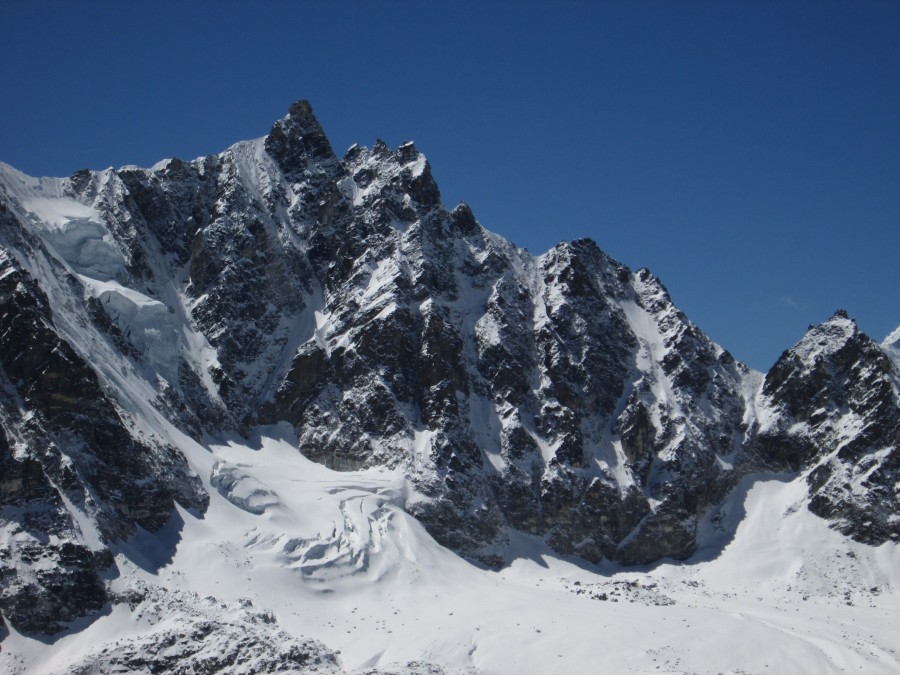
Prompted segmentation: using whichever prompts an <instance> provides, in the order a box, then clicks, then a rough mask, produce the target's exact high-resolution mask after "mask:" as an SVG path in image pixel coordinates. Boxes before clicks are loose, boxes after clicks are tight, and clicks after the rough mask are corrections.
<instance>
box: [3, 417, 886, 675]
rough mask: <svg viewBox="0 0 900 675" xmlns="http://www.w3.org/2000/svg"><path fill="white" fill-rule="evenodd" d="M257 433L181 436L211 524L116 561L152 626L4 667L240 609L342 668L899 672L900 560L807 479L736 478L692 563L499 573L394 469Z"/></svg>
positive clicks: (8, 644)
mask: <svg viewBox="0 0 900 675" xmlns="http://www.w3.org/2000/svg"><path fill="white" fill-rule="evenodd" d="M267 432H268V435H265V436H259V437H256V438H254V439H251V441H250V443H249V444H247V443H244V442H238V441H236V440H223V439H218V440H210V441H209V443H208V445H207V446H206V447H202V446H201V445H198V444H196V443H193V442H192V441H189V440H187V439H186V438H185V437H179V439H178V441H179V445H180V446H181V447H182V448H183V450H184V452H185V453H186V455H187V456H188V458H189V460H190V462H191V463H192V465H193V468H194V469H195V470H196V471H197V473H198V474H199V475H201V476H203V477H204V480H205V482H206V486H207V488H208V489H209V492H210V494H211V497H212V499H211V503H210V506H209V509H208V511H207V513H206V514H204V516H203V517H202V518H198V517H195V516H194V515H192V514H191V513H189V512H187V511H184V510H181V509H179V511H178V513H177V516H175V517H173V520H172V522H171V523H170V524H169V525H168V526H167V527H166V528H164V530H163V531H162V532H160V533H155V534H153V535H150V534H148V533H139V534H138V535H137V536H135V537H134V538H133V539H132V540H131V541H129V542H128V543H127V544H124V545H122V546H121V547H120V549H119V551H118V554H117V566H118V569H119V570H120V574H119V575H118V576H117V577H116V578H114V579H110V580H109V583H110V584H111V585H112V587H113V589H114V590H115V591H117V592H119V593H120V594H121V597H128V594H129V592H131V591H133V589H136V588H137V589H144V590H143V593H142V596H141V597H152V598H154V600H153V602H154V603H155V605H154V609H153V611H149V610H148V603H149V602H150V600H144V601H143V602H140V603H136V604H134V607H133V608H132V609H129V605H128V604H127V603H122V604H118V605H115V606H114V607H112V608H111V609H110V611H108V612H107V613H105V614H103V615H101V616H100V617H98V618H95V619H94V620H92V621H87V622H83V623H80V624H79V625H78V626H75V627H73V631H72V632H71V633H69V634H64V635H63V636H61V637H57V638H55V639H48V638H41V639H35V638H32V637H28V636H25V635H21V634H18V633H16V632H15V631H13V632H11V633H10V634H9V635H8V636H7V637H6V639H5V640H4V641H3V644H2V652H0V671H2V672H5V673H67V672H71V671H72V670H73V669H74V668H76V667H83V664H84V663H90V662H91V659H92V658H93V657H95V656H96V655H97V654H100V653H102V652H103V650H104V649H107V650H109V649H110V648H111V647H115V645H117V644H122V641H123V640H127V639H130V638H134V637H137V636H139V635H141V634H144V633H147V632H148V631H153V630H158V629H160V626H162V625H163V624H166V625H167V626H169V628H171V629H172V630H175V631H177V630H178V626H179V623H178V621H179V620H181V619H183V617H184V616H186V615H195V614H197V613H202V612H207V613H209V612H212V613H215V612H219V613H221V614H222V615H226V616H230V615H231V614H229V613H232V614H234V613H235V612H241V611H247V608H250V609H252V610H253V611H255V612H262V613H264V614H262V616H265V617H268V619H267V621H272V619H274V622H275V623H277V627H278V628H279V629H280V630H282V631H284V633H285V634H286V635H290V636H295V637H297V638H299V639H304V638H313V639H315V640H318V641H320V642H322V643H324V644H325V645H326V646H327V647H328V648H330V649H333V650H335V651H339V661H340V665H341V667H343V668H344V669H346V670H348V671H354V670H363V669H369V668H384V669H387V670H392V671H394V672H396V671H398V670H399V671H400V672H407V671H408V672H423V671H422V670H421V668H422V666H421V665H420V666H418V668H419V670H418V671H416V670H415V668H416V666H409V667H407V664H409V663H410V662H413V661H416V662H419V663H420V664H421V663H432V664H436V665H439V666H440V667H442V668H443V669H444V671H445V672H451V673H457V672H466V673H468V672H483V673H621V672H668V673H671V672H690V673H719V672H742V673H762V672H771V673H785V672H791V673H797V672H807V673H829V672H854V673H879V672H900V654H898V650H900V636H898V633H897V630H896V627H897V626H898V625H900V603H898V599H900V598H898V590H897V589H898V585H900V547H898V546H897V545H896V544H891V543H888V544H884V545H883V546H880V547H877V548H875V547H869V546H865V545H861V544H857V543H854V542H853V541H851V540H849V539H847V538H845V537H843V536H841V535H840V534H838V533H836V532H834V531H832V530H830V529H829V528H828V525H827V523H826V522H825V521H823V520H821V519H819V518H817V517H815V516H813V515H812V514H810V513H809V512H808V511H807V510H806V508H805V506H803V504H804V498H805V493H806V487H805V483H804V481H803V480H802V477H801V478H800V479H797V480H793V481H788V480H787V479H786V478H784V477H780V476H775V475H773V476H759V477H756V480H755V481H750V480H746V481H745V482H744V483H743V484H741V485H740V486H739V487H738V489H736V490H735V492H734V493H733V494H732V496H731V497H730V498H729V499H728V500H727V501H726V502H725V504H724V506H723V507H722V508H720V509H719V510H718V511H716V512H715V513H712V514H709V517H708V518H707V521H706V522H705V523H704V524H703V525H702V530H703V537H702V545H701V548H700V550H699V551H698V552H697V554H696V555H695V556H694V557H693V558H692V559H691V560H689V561H687V562H685V563H677V562H670V563H669V562H664V563H662V564H658V565H656V566H653V567H650V568H622V567H616V566H608V567H603V566H601V567H590V566H587V565H586V564H585V563H578V562H576V561H573V560H563V559H560V558H559V557H558V556H555V555H553V554H552V552H551V551H550V550H549V549H548V548H547V547H546V546H544V544H543V543H542V542H541V541H539V540H536V539H533V538H529V537H525V536H515V535H514V536H512V537H511V541H512V542H513V544H512V545H511V546H510V548H509V550H507V551H505V554H506V557H507V558H508V559H509V560H510V561H511V563H510V564H509V565H508V566H507V567H505V568H504V569H502V570H501V571H499V572H498V571H491V570H486V569H482V568H479V567H476V566H474V565H472V564H470V563H468V562H466V561H465V560H463V559H461V558H460V557H458V556H456V555H454V554H453V553H451V552H450V551H448V550H446V549H444V548H442V547H441V546H439V545H437V544H436V543H435V542H434V540H433V539H432V538H431V537H430V536H429V535H428V534H427V533H426V532H425V530H424V529H423V528H422V527H421V526H420V525H419V524H418V523H417V522H416V521H415V520H414V519H413V518H411V517H410V516H408V515H407V514H405V513H404V512H403V511H402V510H401V509H400V508H399V506H398V504H402V503H404V502H405V501H406V500H408V499H409V498H410V497H413V498H415V495H408V494H406V493H405V491H406V490H407V489H408V488H407V486H406V483H405V481H404V479H403V478H402V477H401V476H400V474H399V473H393V472H390V471H385V470H369V471H360V472H335V471H331V470H329V469H327V468H324V467H323V466H320V465H318V464H314V463H312V462H310V461H308V460H307V459H305V458H304V457H303V456H302V455H301V454H300V453H299V452H298V451H297V449H296V448H295V447H293V446H292V444H291V442H290V441H289V440H285V439H287V438H290V437H291V436H290V434H289V433H288V432H289V430H288V429H287V428H279V427H274V428H269V429H268V430H267ZM735 527H736V529H735ZM732 535H733V536H732ZM148 589H150V590H149V591H148ZM192 603H193V605H192ZM186 608H187V609H186ZM242 608H243V609H242ZM204 616H205V615H204ZM166 622H168V623H166ZM215 638H216V635H215V633H214V634H212V635H211V636H210V637H209V638H208V639H210V640H215ZM240 672H251V669H247V670H241V671H240Z"/></svg>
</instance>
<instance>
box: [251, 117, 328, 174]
mask: <svg viewBox="0 0 900 675" xmlns="http://www.w3.org/2000/svg"><path fill="white" fill-rule="evenodd" d="M265 149H266V152H268V153H269V155H271V157H272V158H273V159H274V160H275V161H276V162H277V163H278V165H279V166H280V167H281V170H282V171H283V172H284V174H285V177H287V178H291V177H295V176H298V175H300V174H302V173H303V172H304V171H305V170H307V169H308V168H311V167H314V166H317V165H318V164H319V163H323V164H333V163H334V161H335V160H336V157H335V154H334V150H332V149H331V143H330V142H329V141H328V138H327V137H326V136H325V132H324V131H323V130H322V126H321V125H320V124H319V120H317V119H316V117H315V115H313V110H312V106H311V105H310V104H309V101H306V100H301V101H297V102H296V103H294V104H293V105H292V106H291V107H290V109H289V110H288V114H287V115H286V116H285V117H283V118H282V119H280V120H278V121H277V122H275V124H273V125H272V129H271V131H269V134H268V135H267V136H266V140H265Z"/></svg>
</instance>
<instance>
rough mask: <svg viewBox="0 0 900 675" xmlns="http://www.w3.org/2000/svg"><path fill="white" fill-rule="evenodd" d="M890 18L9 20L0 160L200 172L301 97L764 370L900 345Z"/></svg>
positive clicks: (792, 14) (615, 11) (351, 133)
mask: <svg viewBox="0 0 900 675" xmlns="http://www.w3.org/2000/svg"><path fill="white" fill-rule="evenodd" d="M898 36H900V2H895V1H891V2H868V3H867V2H846V3H831V2H826V1H816V2H808V3H807V2H789V3H787V2H786V3H775V2H759V1H753V2H693V3H692V2H664V1H663V0H657V1H654V2H628V3H625V2H599V1H598V2H570V3H558V2H557V3H550V2H546V3H544V2H542V3H532V2H501V1H496V2H462V3H461V2H452V3H451V2H447V3H441V4H438V3H432V2H396V1H394V2H392V1H385V2H347V3H342V2H321V3H318V2H316V3H314V2H276V1H275V0H268V1H263V2H249V1H248V2H229V1H227V0H225V1H222V2H198V1H193V2H159V1H155V2H130V1H129V2H87V1H84V2H40V1H38V0H34V1H32V2H24V1H23V2H18V1H16V2H14V1H13V0H0V92H2V94H0V161H4V162H7V163H9V164H12V165H13V166H16V167H17V168H19V169H21V170H23V171H25V172H26V173H29V174H32V175H55V176H59V175H68V174H70V173H71V172H72V171H74V170H76V169H78V168H81V167H85V166H86V167H90V168H94V169H100V168H104V167H107V166H120V165H123V164H139V165H144V166H148V165H150V164H153V163H155V162H156V161H157V160H159V159H162V158H164V157H171V156H179V157H182V158H186V159H190V158H193V157H196V156H199V155H205V154H208V153H211V152H218V151H220V150H223V149H224V148H226V147H227V146H229V145H230V144H232V143H233V142H235V141H238V140H242V139H246V138H255V137H258V136H262V135H264V134H265V133H266V132H267V131H268V129H269V127H270V126H271V124H272V122H273V121H274V120H275V119H276V118H279V117H281V116H283V115H284V114H285V113H286V111H287V108H288V106H289V105H290V103H291V102H292V101H294V100H297V99H300V98H307V99H309V100H310V101H311V102H312V104H313V108H314V109H315V112H316V115H317V116H318V118H319V120H320V121H321V123H322V125H323V126H324V128H325V130H326V133H328V135H329V137H330V138H331V140H332V143H333V145H334V147H335V149H336V151H338V152H339V153H341V152H343V150H345V149H346V148H347V147H349V146H350V145H351V144H352V143H356V142H358V143H360V144H364V145H371V143H372V142H373V141H374V140H375V139H376V138H379V137H380V138H382V139H384V140H385V141H386V142H387V143H388V144H389V145H391V146H396V145H398V144H399V143H400V142H402V141H404V140H407V139H413V140H415V141H416V145H417V147H418V148H419V150H420V151H422V152H424V153H425V154H426V155H427V156H428V157H429V160H430V161H431V164H432V168H433V172H434V175H435V177H436V178H437V180H438V183H439V184H440V186H441V190H442V194H443V196H444V201H445V203H447V205H448V206H451V207H452V206H453V205H455V204H456V203H457V202H458V201H460V200H462V201H466V202H468V203H469V204H471V206H472V208H473V209H474V211H475V215H476V217H477V218H478V219H479V221H480V222H481V223H482V224H483V225H484V226H485V227H487V228H488V229H491V230H493V231H495V232H498V233H500V234H502V235H504V236H506V237H507V238H509V239H511V240H512V241H514V242H515V243H517V244H518V245H520V246H525V247H527V248H528V249H529V250H531V251H532V252H542V251H544V250H546V249H547V248H549V247H551V246H552V245H554V244H555V243H557V242H558V241H560V240H563V239H574V238H578V237H585V236H587V237H591V238H593V239H594V240H596V241H597V242H598V244H599V245H600V246H601V248H603V249H604V250H606V251H607V252H608V253H609V254H610V255H612V256H613V257H615V258H617V259H619V260H621V261H622V262H624V263H625V264H627V265H629V266H630V267H632V268H634V269H636V268H639V267H644V266H646V267H649V268H650V269H651V270H652V271H653V272H654V273H656V274H657V275H658V276H659V277H660V278H661V279H662V280H663V282H664V283H665V284H666V285H667V287H668V288H669V290H670V292H671V293H672V296H673V299H674V300H675V302H676V303H677V304H678V305H679V306H680V307H682V309H684V310H685V312H686V313H687V314H688V316H689V317H690V318H692V319H693V320H694V321H695V322H696V323H697V324H699V326H700V327H701V328H702V329H703V330H704V331H706V332H707V333H708V334H709V335H710V336H711V337H712V338H713V339H715V340H716V341H718V342H720V343H721V344H722V345H723V346H725V347H726V348H728V349H729V350H730V351H732V353H733V354H734V355H735V356H736V357H738V358H739V359H742V360H744V361H746V362H747V363H749V364H750V365H751V366H753V367H756V368H759V369H767V368H768V367H769V366H770V365H771V364H772V363H773V362H774V361H775V359H776V358H777V357H778V355H779V354H780V353H781V351H782V350H783V349H785V348H787V347H789V346H790V345H792V344H793V343H794V342H796V341H797V340H798V339H799V338H800V337H801V336H802V335H803V332H804V331H805V329H806V326H807V324H810V323H818V322H820V321H823V320H825V319H827V318H828V317H829V316H830V315H831V313H832V312H833V311H834V310H835V309H837V308H839V307H841V308H845V309H847V310H848V311H849V312H850V314H851V315H852V316H854V317H856V318H857V320H858V323H859V325H860V327H861V328H862V329H863V330H864V331H866V332H867V333H869V334H870V335H871V336H872V337H874V338H876V339H878V340H881V339H882V338H883V337H884V336H885V335H886V334H887V333H888V332H890V331H891V330H892V329H893V328H895V327H896V326H897V324H898V323H900V37H898Z"/></svg>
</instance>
